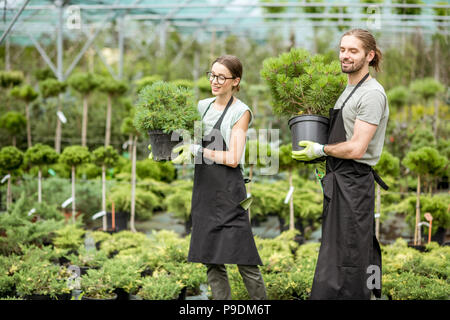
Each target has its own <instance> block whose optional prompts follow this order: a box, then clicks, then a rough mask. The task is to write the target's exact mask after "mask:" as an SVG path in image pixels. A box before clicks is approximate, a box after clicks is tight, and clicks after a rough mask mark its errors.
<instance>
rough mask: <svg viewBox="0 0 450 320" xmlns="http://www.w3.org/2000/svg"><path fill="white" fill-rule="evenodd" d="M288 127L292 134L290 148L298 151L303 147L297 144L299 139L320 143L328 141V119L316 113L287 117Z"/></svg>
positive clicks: (316, 160)
mask: <svg viewBox="0 0 450 320" xmlns="http://www.w3.org/2000/svg"><path fill="white" fill-rule="evenodd" d="M288 124H289V129H290V130H291V136H292V150H293V151H299V150H302V149H303V147H300V146H299V145H298V143H299V141H302V140H309V141H314V142H317V143H320V144H326V143H327V142H328V125H329V119H328V118H326V117H323V116H318V115H301V116H295V117H293V118H291V119H289V122H288ZM323 160H325V158H318V159H315V160H313V161H308V162H306V163H317V162H321V161H323Z"/></svg>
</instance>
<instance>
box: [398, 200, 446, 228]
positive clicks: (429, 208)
mask: <svg viewBox="0 0 450 320" xmlns="http://www.w3.org/2000/svg"><path fill="white" fill-rule="evenodd" d="M449 203H450V196H449V195H446V194H443V195H440V194H438V195H434V196H420V214H421V217H420V221H426V220H425V217H424V215H425V213H427V212H428V213H430V214H431V215H432V216H433V223H432V230H431V233H432V234H434V233H435V232H436V231H437V229H438V228H439V227H442V228H449V227H450V215H449V214H448V205H449ZM395 209H396V211H397V212H400V213H405V214H406V222H407V223H408V224H409V225H410V226H411V227H413V226H414V225H415V219H416V197H415V196H410V197H407V198H406V199H404V200H403V201H401V202H400V203H399V204H398V205H397V206H396V207H395Z"/></svg>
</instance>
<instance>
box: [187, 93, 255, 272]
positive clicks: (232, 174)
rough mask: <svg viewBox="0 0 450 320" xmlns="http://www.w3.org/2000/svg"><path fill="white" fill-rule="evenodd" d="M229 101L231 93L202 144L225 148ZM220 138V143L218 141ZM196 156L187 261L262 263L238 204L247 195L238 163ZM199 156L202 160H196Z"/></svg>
mask: <svg viewBox="0 0 450 320" xmlns="http://www.w3.org/2000/svg"><path fill="white" fill-rule="evenodd" d="M232 101H233V97H231V99H230V101H229V102H228V104H227V106H226V108H225V110H224V111H223V113H222V115H221V116H220V118H219V120H218V121H217V123H216V124H215V125H214V128H213V129H212V130H211V133H209V134H208V135H207V136H205V137H203V141H202V146H203V147H204V148H208V149H214V150H220V151H227V150H228V148H227V146H226V143H225V141H224V139H223V137H222V134H221V133H220V125H221V124H222V120H223V118H224V116H225V114H226V112H227V111H228V109H229V108H230V105H231V103H232ZM211 104H212V102H211ZM211 104H210V105H209V106H208V108H207V109H206V111H205V113H204V115H205V114H206V112H207V111H208V110H209V107H210V106H211ZM204 115H203V117H204ZM203 117H202V119H203ZM220 141H221V142H222V144H220V143H218V142H220ZM198 157H200V158H197V159H196V165H195V173H194V188H193V192H192V204H191V217H192V234H191V243H190V248H189V254H188V261H189V262H201V263H205V264H242V265H262V262H261V258H260V257H259V254H258V251H257V249H256V245H255V241H254V239H253V233H252V229H251V226H250V222H249V218H248V210H245V209H244V208H243V207H242V206H241V205H240V204H239V203H240V201H242V200H244V199H245V198H246V197H247V191H246V189H245V184H244V178H243V176H242V173H241V170H240V167H239V166H237V167H236V168H232V167H229V166H226V165H223V164H217V163H213V162H212V161H205V159H203V154H201V155H199V156H198ZM199 160H200V161H201V163H198V162H200V161H199ZM206 160H208V159H206Z"/></svg>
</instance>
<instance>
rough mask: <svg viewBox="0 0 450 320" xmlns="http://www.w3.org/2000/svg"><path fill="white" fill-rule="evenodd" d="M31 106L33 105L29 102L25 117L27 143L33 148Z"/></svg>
mask: <svg viewBox="0 0 450 320" xmlns="http://www.w3.org/2000/svg"><path fill="white" fill-rule="evenodd" d="M30 104H31V102H28V103H27V105H26V107H25V116H26V118H27V143H28V148H31V147H32V144H31V122H30Z"/></svg>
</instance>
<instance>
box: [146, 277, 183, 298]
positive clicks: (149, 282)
mask: <svg viewBox="0 0 450 320" xmlns="http://www.w3.org/2000/svg"><path fill="white" fill-rule="evenodd" d="M182 288H183V284H182V282H181V281H180V280H177V278H176V277H174V276H172V275H169V274H168V273H167V271H157V272H155V273H153V275H152V276H151V277H146V278H144V279H143V280H142V288H141V289H140V290H139V292H138V295H139V296H140V297H142V299H144V300H173V299H176V298H177V297H178V296H179V294H180V293H181V289H182Z"/></svg>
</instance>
